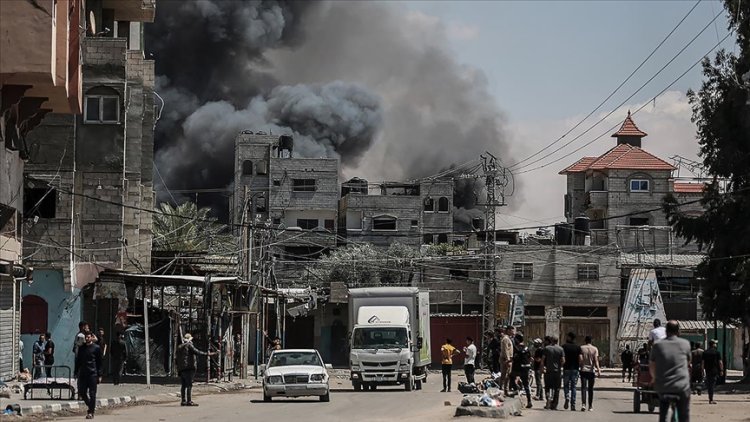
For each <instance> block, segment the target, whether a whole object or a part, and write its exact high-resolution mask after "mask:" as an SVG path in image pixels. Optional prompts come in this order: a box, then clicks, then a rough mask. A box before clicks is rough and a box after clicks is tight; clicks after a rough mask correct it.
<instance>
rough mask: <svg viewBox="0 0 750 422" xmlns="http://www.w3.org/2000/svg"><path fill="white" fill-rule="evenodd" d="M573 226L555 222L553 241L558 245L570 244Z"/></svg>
mask: <svg viewBox="0 0 750 422" xmlns="http://www.w3.org/2000/svg"><path fill="white" fill-rule="evenodd" d="M572 232H573V226H571V225H570V223H558V224H555V243H557V244H558V245H570V244H571V243H572V239H571V234H572Z"/></svg>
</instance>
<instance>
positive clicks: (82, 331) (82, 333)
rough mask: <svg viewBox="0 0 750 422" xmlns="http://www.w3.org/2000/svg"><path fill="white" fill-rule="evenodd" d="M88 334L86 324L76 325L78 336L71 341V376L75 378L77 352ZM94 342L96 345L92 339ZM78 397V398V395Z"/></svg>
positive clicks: (83, 322) (84, 322)
mask: <svg viewBox="0 0 750 422" xmlns="http://www.w3.org/2000/svg"><path fill="white" fill-rule="evenodd" d="M90 332H91V329H90V328H89V323H88V322H86V321H81V322H79V323H78V334H76V337H75V339H74V340H73V359H74V361H73V362H74V365H73V366H74V368H73V374H74V375H75V376H78V366H76V365H77V364H78V359H77V357H78V350H79V349H80V348H81V347H83V346H84V345H85V344H86V335H87V334H88V333H90ZM94 342H95V343H96V339H94ZM78 396H79V397H80V394H79V395H78Z"/></svg>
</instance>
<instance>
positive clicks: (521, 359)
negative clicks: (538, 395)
mask: <svg viewBox="0 0 750 422" xmlns="http://www.w3.org/2000/svg"><path fill="white" fill-rule="evenodd" d="M515 340H516V341H515V346H514V348H515V349H514V350H513V369H512V370H511V382H512V383H513V387H514V388H513V389H514V390H516V391H518V384H517V382H516V377H519V378H521V385H523V390H524V392H525V393H526V408H527V409H531V389H530V388H529V373H530V372H531V351H530V350H529V348H528V347H527V346H526V344H525V343H524V342H523V334H520V333H519V334H516V337H515Z"/></svg>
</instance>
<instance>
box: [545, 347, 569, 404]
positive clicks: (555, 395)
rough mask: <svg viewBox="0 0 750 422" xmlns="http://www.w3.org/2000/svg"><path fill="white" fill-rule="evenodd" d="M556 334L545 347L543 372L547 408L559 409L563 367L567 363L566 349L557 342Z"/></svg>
mask: <svg viewBox="0 0 750 422" xmlns="http://www.w3.org/2000/svg"><path fill="white" fill-rule="evenodd" d="M557 342H558V340H557V337H556V336H550V344H549V346H547V347H545V348H544V355H543V356H542V372H543V373H544V394H545V395H546V396H547V404H546V405H545V406H544V408H545V409H550V410H557V405H558V404H559V400H560V383H561V382H562V368H563V365H565V351H564V350H563V348H562V347H560V346H559V345H558V344H557Z"/></svg>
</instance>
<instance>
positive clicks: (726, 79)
mask: <svg viewBox="0 0 750 422" xmlns="http://www.w3.org/2000/svg"><path fill="white" fill-rule="evenodd" d="M724 6H725V8H726V10H727V14H728V16H729V27H730V30H732V31H734V33H735V34H736V37H737V44H738V47H739V50H738V52H737V54H734V53H732V52H727V51H724V50H722V51H719V52H718V53H717V54H716V56H715V57H714V59H713V61H712V60H710V59H708V58H707V59H705V60H704V62H703V74H704V77H705V79H704V82H703V85H702V87H701V89H700V90H699V91H698V92H692V91H690V92H688V98H689V100H690V104H691V105H692V109H693V119H692V120H693V122H694V123H695V124H696V126H697V129H698V131H697V135H698V140H699V144H700V156H701V158H702V159H703V164H704V166H705V168H706V169H707V170H708V172H709V174H711V175H712V176H713V182H712V183H710V184H709V185H708V186H707V188H706V190H705V192H704V195H703V198H702V200H701V203H702V205H703V207H704V209H705V211H704V213H703V214H702V215H701V216H699V217H691V216H688V215H685V214H684V213H683V212H682V211H681V209H680V206H679V204H678V202H677V200H676V199H675V198H674V197H673V196H672V195H668V196H667V197H666V198H665V199H664V210H665V212H666V213H667V217H668V220H669V223H670V224H671V225H672V226H673V227H674V228H675V231H676V233H677V234H678V235H679V236H681V237H683V238H684V239H686V240H687V241H688V242H690V241H695V242H697V243H698V244H699V245H700V246H701V247H703V248H705V250H706V258H705V259H704V260H703V262H702V263H701V264H700V265H699V266H698V268H697V270H696V273H697V274H696V275H697V277H698V279H699V280H700V288H701V293H702V294H701V302H702V303H701V304H702V306H703V309H704V310H705V311H706V312H707V313H708V315H709V316H710V317H711V318H713V319H718V320H721V321H725V322H740V323H743V324H744V325H745V326H746V327H747V326H750V282H749V279H750V1H747V0H725V1H724ZM723 181H725V182H723ZM743 352H744V353H743V357H744V362H745V376H744V379H743V381H744V382H750V376H749V374H748V367H749V365H748V349H747V345H746V346H745V350H744V351H743Z"/></svg>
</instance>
